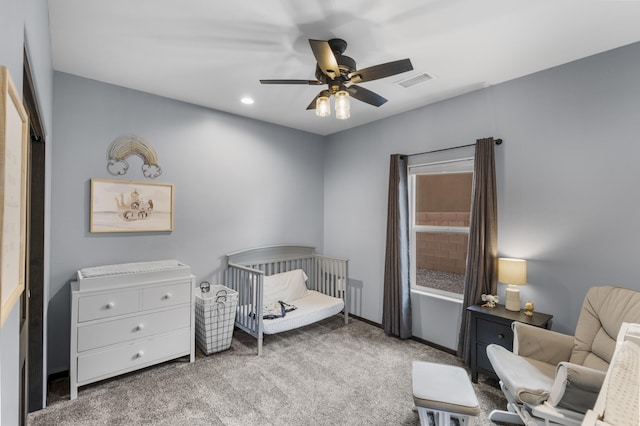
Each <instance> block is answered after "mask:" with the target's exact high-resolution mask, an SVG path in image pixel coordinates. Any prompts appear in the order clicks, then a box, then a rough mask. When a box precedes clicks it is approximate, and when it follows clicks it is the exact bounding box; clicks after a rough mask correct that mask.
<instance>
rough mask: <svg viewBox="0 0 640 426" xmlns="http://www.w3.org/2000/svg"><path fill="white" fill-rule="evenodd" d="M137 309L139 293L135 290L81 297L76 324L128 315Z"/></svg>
mask: <svg viewBox="0 0 640 426" xmlns="http://www.w3.org/2000/svg"><path fill="white" fill-rule="evenodd" d="M139 308H140V292H139V291H137V290H135V291H119V292H113V293H104V294H97V295H95V296H82V297H80V298H79V299H78V322H84V321H90V320H95V319H100V318H109V317H114V316H116V315H124V314H130V313H133V312H137V311H138V309H139Z"/></svg>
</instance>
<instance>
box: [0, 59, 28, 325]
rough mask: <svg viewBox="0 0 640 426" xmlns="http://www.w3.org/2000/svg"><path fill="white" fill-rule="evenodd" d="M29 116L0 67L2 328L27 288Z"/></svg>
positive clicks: (0, 299) (0, 297)
mask: <svg viewBox="0 0 640 426" xmlns="http://www.w3.org/2000/svg"><path fill="white" fill-rule="evenodd" d="M28 137H29V117H28V116H27V112H26V111H25V109H24V106H23V105H22V101H21V100H20V95H19V94H18V91H17V90H16V88H15V86H14V84H13V81H12V80H11V76H10V75H9V70H8V69H7V68H6V67H0V327H1V326H3V325H4V322H5V321H6V319H7V317H8V316H9V314H10V313H11V310H12V309H13V307H14V305H15V304H16V302H17V301H18V300H19V299H20V295H21V294H22V292H23V291H24V288H25V258H26V229H27V228H26V225H27V210H26V209H27V156H28V153H27V149H28Z"/></svg>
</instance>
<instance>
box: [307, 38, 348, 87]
mask: <svg viewBox="0 0 640 426" xmlns="http://www.w3.org/2000/svg"><path fill="white" fill-rule="evenodd" d="M309 45H310V46H311V50H312V51H313V56H315V57H316V61H317V62H318V66H319V67H320V69H321V70H322V72H323V73H324V74H325V75H326V76H327V77H329V78H330V79H331V80H333V79H335V78H336V77H339V76H340V68H339V67H338V61H337V60H336V56H335V55H334V54H333V51H332V50H331V46H329V42H327V41H324V40H312V39H309Z"/></svg>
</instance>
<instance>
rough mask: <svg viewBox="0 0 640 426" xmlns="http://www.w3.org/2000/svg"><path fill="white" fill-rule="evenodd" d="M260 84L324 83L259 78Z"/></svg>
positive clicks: (318, 82) (310, 84)
mask: <svg viewBox="0 0 640 426" xmlns="http://www.w3.org/2000/svg"><path fill="white" fill-rule="evenodd" d="M260 83H262V84H307V85H309V86H318V85H321V84H324V83H323V82H321V81H318V80H260Z"/></svg>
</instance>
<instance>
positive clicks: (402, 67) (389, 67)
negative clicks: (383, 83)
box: [349, 59, 413, 83]
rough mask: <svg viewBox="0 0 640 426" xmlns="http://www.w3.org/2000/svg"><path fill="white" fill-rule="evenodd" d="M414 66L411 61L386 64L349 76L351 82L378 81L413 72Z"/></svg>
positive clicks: (404, 60)
mask: <svg viewBox="0 0 640 426" xmlns="http://www.w3.org/2000/svg"><path fill="white" fill-rule="evenodd" d="M412 69H413V65H411V61H410V60H409V59H400V60H399V61H392V62H387V63H386V64H380V65H374V66H372V67H368V68H363V69H361V70H356V71H354V72H352V73H350V74H349V81H351V82H353V83H360V82H363V81H371V80H377V79H379V78H385V77H390V76H392V75H396V74H400V73H403V72H407V71H411V70H412Z"/></svg>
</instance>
